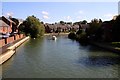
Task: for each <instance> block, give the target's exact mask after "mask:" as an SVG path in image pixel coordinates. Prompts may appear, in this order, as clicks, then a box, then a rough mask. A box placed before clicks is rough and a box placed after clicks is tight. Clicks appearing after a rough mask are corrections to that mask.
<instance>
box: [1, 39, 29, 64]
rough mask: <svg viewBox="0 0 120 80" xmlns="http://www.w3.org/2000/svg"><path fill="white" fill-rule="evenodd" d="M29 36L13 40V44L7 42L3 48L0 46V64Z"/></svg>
mask: <svg viewBox="0 0 120 80" xmlns="http://www.w3.org/2000/svg"><path fill="white" fill-rule="evenodd" d="M28 39H29V37H24V38H22V39H20V40H18V41H15V42H13V44H7V45H6V46H4V47H3V48H1V54H0V64H3V63H4V62H6V61H7V60H8V59H9V58H11V57H12V55H13V54H15V52H16V51H15V50H16V48H17V47H18V46H20V45H21V44H22V43H24V42H25V41H26V40H28Z"/></svg>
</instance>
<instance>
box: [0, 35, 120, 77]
mask: <svg viewBox="0 0 120 80" xmlns="http://www.w3.org/2000/svg"><path fill="white" fill-rule="evenodd" d="M57 38H58V39H57V40H56V41H54V40H50V36H45V37H43V38H38V39H30V40H28V41H27V42H25V43H24V44H22V45H21V46H20V47H19V48H17V52H16V54H15V55H13V56H12V58H11V59H9V60H8V61H7V62H5V63H4V64H3V65H2V77H4V78H118V77H119V68H120V56H119V55H118V54H115V53H112V52H109V51H106V50H103V49H100V48H96V47H94V46H90V45H87V46H82V45H81V44H79V43H78V42H76V41H72V40H70V39H68V38H67V36H58V37H57Z"/></svg>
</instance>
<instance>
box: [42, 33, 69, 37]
mask: <svg viewBox="0 0 120 80" xmlns="http://www.w3.org/2000/svg"><path fill="white" fill-rule="evenodd" d="M68 34H69V33H45V34H44V36H47V35H68Z"/></svg>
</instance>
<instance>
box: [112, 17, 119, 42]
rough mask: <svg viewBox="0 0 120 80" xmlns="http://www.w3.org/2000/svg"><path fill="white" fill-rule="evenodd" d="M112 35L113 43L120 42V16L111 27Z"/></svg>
mask: <svg viewBox="0 0 120 80" xmlns="http://www.w3.org/2000/svg"><path fill="white" fill-rule="evenodd" d="M112 34H113V40H114V41H120V36H119V34H120V15H118V16H117V18H116V20H115V22H114V25H113V27H112Z"/></svg>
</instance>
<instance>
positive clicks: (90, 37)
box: [68, 15, 120, 47]
mask: <svg viewBox="0 0 120 80" xmlns="http://www.w3.org/2000/svg"><path fill="white" fill-rule="evenodd" d="M78 24H79V30H78V31H77V32H75V31H71V32H70V34H69V35H68V37H69V38H70V39H73V40H77V41H79V42H80V43H87V42H89V41H91V42H100V43H108V44H109V45H111V46H114V47H120V43H119V42H120V36H119V34H120V15H118V16H117V17H116V19H115V20H114V19H113V20H110V21H104V22H102V20H101V19H93V20H91V22H90V23H88V24H89V27H88V28H86V29H83V28H82V27H81V24H82V23H81V22H79V23H78Z"/></svg>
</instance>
